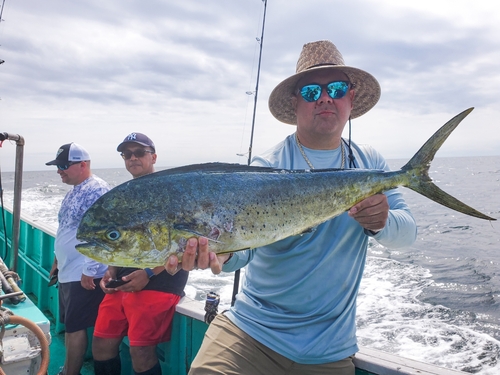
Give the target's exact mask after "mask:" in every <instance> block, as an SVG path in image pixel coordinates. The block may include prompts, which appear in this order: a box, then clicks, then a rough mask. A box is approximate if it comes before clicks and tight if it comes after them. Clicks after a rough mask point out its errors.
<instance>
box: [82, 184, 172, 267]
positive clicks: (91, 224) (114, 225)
mask: <svg viewBox="0 0 500 375" xmlns="http://www.w3.org/2000/svg"><path fill="white" fill-rule="evenodd" d="M113 190H114V189H112V190H110V191H109V192H108V193H106V194H104V195H103V196H101V197H100V198H99V199H98V200H97V201H96V202H95V203H94V204H93V205H92V206H91V207H90V208H89V209H88V210H87V211H86V212H85V214H84V215H83V217H82V220H81V221H80V224H79V226H78V230H77V235H76V238H77V239H78V240H80V241H82V243H81V244H78V245H77V246H76V249H77V250H78V251H79V252H80V253H82V254H83V255H85V256H87V257H88V258H91V259H94V260H96V261H98V262H100V263H103V264H107V265H113V266H120V267H139V268H145V267H155V266H159V265H163V264H165V261H166V259H167V258H168V256H169V255H170V251H171V247H172V246H171V241H170V234H169V232H170V230H169V226H168V223H167V222H165V221H159V220H157V219H156V218H155V217H152V216H151V215H150V214H148V212H149V210H147V209H146V207H143V206H142V203H141V201H140V200H130V199H126V198H127V197H123V196H122V194H121V193H120V191H119V190H118V191H113ZM174 252H175V250H174Z"/></svg>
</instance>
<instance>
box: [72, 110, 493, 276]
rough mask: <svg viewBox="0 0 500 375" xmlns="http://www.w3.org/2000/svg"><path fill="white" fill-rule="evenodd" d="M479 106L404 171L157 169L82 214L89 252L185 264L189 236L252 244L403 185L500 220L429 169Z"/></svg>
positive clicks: (84, 248)
mask: <svg viewBox="0 0 500 375" xmlns="http://www.w3.org/2000/svg"><path fill="white" fill-rule="evenodd" d="M472 109H473V108H470V109H468V110H466V111H464V112H462V113H460V114H459V115H457V116H455V117H454V118H452V119H451V120H450V121H448V122H447V123H446V124H445V125H444V126H443V127H442V128H441V129H439V130H438V131H437V132H436V133H435V134H434V135H433V136H432V137H431V138H430V139H429V140H428V141H427V142H426V143H425V144H424V145H423V146H422V148H421V149H420V150H419V151H418V152H417V153H416V154H415V156H414V157H413V158H412V159H411V160H410V161H409V162H408V163H407V164H406V165H405V166H404V167H403V168H401V169H400V170H398V171H381V170H366V169H365V170H363V169H350V170H341V169H323V170H283V169H273V168H267V167H252V166H245V165H239V164H224V163H208V164H200V165H191V166H184V167H179V168H173V169H167V170H164V171H161V172H156V173H152V174H149V175H146V176H143V177H140V178H136V179H133V180H130V181H128V182H125V183H123V184H121V185H119V186H117V187H115V188H113V189H111V190H110V191H109V192H107V193H105V194H104V195H102V196H101V197H100V198H99V199H98V200H97V201H96V202H95V203H94V204H93V205H92V206H91V207H90V208H89V209H88V211H87V212H86V213H85V214H84V216H83V219H82V221H81V223H80V226H79V228H78V232H77V238H78V239H79V240H81V241H85V243H82V244H79V245H77V249H78V251H80V252H81V253H82V254H84V255H86V256H88V257H90V258H92V259H94V260H97V261H99V262H101V263H104V264H108V265H114V266H124V267H130V266H133V267H141V268H144V267H154V266H158V265H163V264H164V263H165V261H166V259H167V258H168V257H169V256H170V255H172V254H176V255H177V257H178V258H179V260H181V257H182V253H183V251H184V249H185V246H186V243H187V240H188V239H189V238H190V237H200V236H205V237H207V238H208V239H209V247H210V250H211V251H214V252H215V253H229V252H234V251H238V250H244V249H252V248H257V247H260V246H264V245H268V244H270V243H273V242H276V241H279V240H281V239H284V238H286V237H289V236H293V235H299V234H301V233H304V232H306V231H308V230H310V229H311V228H313V227H315V226H317V225H319V224H321V223H323V222H325V221H327V220H329V219H331V218H334V217H336V216H338V215H340V214H342V213H343V212H345V211H346V210H348V209H349V208H351V207H352V206H354V205H355V204H356V203H358V202H360V201H362V200H363V199H365V198H367V197H369V196H371V195H374V194H377V193H381V192H384V191H387V190H390V189H393V188H396V187H399V186H404V187H407V188H410V189H412V190H414V191H416V192H418V193H420V194H422V195H424V196H426V197H428V198H430V199H432V200H433V201H435V202H438V203H440V204H442V205H444V206H446V207H449V208H451V209H453V210H456V211H459V212H462V213H464V214H466V215H471V216H474V217H477V218H481V219H486V220H496V219H495V218H493V217H490V216H487V215H485V214H482V213H481V212H479V211H476V210H475V209H473V208H471V207H469V206H467V205H466V204H464V203H462V202H460V201H459V200H457V199H455V198H454V197H452V196H451V195H449V194H447V193H446V192H444V191H443V190H441V189H440V188H439V187H437V186H436V185H435V184H434V183H433V182H432V180H431V179H430V177H429V175H428V169H429V166H430V163H431V161H432V159H433V158H434V155H435V153H436V152H437V150H438V149H439V147H440V146H441V145H442V144H443V142H444V141H445V140H446V138H447V137H448V136H449V135H450V133H451V132H452V131H453V130H454V129H455V128H456V127H457V125H458V124H459V123H460V122H461V121H462V119H464V118H465V116H467V115H468V114H469V113H470V112H471V111H472Z"/></svg>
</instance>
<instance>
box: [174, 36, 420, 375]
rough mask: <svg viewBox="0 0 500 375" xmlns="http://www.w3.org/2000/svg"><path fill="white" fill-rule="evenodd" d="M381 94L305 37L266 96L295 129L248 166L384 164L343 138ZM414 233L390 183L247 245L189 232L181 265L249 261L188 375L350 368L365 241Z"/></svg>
mask: <svg viewBox="0 0 500 375" xmlns="http://www.w3.org/2000/svg"><path fill="white" fill-rule="evenodd" d="M379 97H380V86H379V84H378V82H377V80H376V79H375V78H374V77H373V76H372V75H370V74H369V73H367V72H365V71H363V70H360V69H357V68H353V67H349V66H346V65H345V64H344V61H343V58H342V55H341V54H340V52H339V51H338V50H337V48H336V46H335V45H334V44H333V43H331V42H330V41H318V42H312V43H308V44H306V45H304V47H303V49H302V52H301V54H300V57H299V60H298V63H297V69H296V74H294V75H292V76H291V77H289V78H287V79H285V80H284V81H283V82H281V83H280V84H279V85H278V86H277V87H276V88H275V89H274V90H273V92H272V93H271V96H270V98H269V108H270V110H271V113H272V114H273V115H274V116H275V117H276V118H277V119H278V120H280V121H282V122H285V123H287V124H291V125H297V130H296V132H295V133H294V134H292V135H290V136H288V137H287V138H286V139H285V140H284V141H282V142H281V143H279V144H277V145H276V146H275V147H274V148H273V149H271V150H269V151H267V152H266V153H264V154H263V155H260V156H258V157H255V158H254V159H253V162H252V165H255V166H262V167H273V168H282V169H310V170H314V169H327V168H339V169H345V168H360V169H375V170H376V169H378V170H389V167H388V165H387V163H386V162H385V160H384V159H383V157H382V156H381V155H380V154H379V153H378V152H376V151H375V150H374V149H373V148H371V147H370V146H367V145H358V144H355V143H353V142H351V139H350V138H349V139H348V140H344V139H343V138H342V132H343V130H344V127H345V125H346V124H347V123H348V122H349V126H350V120H351V119H354V118H356V117H359V116H361V115H363V114H365V113H366V112H368V111H369V110H370V109H371V108H372V107H373V106H374V105H375V104H376V103H377V101H378V99H379ZM296 203H297V205H296V206H297V208H296V209H300V203H301V202H296ZM416 232H417V230H416V223H415V220H414V218H413V216H412V214H411V213H410V211H409V209H408V206H407V205H406V203H405V202H404V200H403V198H402V195H401V193H399V192H398V190H397V189H392V190H388V191H386V192H385V193H384V194H382V193H380V194H375V195H372V196H370V197H368V198H366V199H364V200H362V201H361V202H359V203H357V204H355V205H354V206H353V207H351V208H350V209H349V210H348V212H345V213H343V214H341V215H340V216H337V217H335V218H333V219H330V220H328V221H326V222H324V223H323V224H320V225H318V226H316V227H315V228H313V229H312V230H311V231H309V232H306V233H303V234H300V235H294V236H291V237H288V238H285V239H282V240H280V241H278V242H275V243H273V244H271V245H267V246H263V247H259V248H256V249H252V250H245V251H238V252H234V253H231V254H223V255H221V254H219V255H216V254H215V253H213V252H209V250H208V240H207V238H200V239H199V241H197V240H196V239H195V238H191V239H189V240H188V242H187V246H186V250H185V252H184V256H183V258H182V267H183V269H184V270H187V271H190V270H192V269H194V268H195V266H196V267H197V268H200V269H204V268H209V267H210V268H211V269H212V271H213V273H215V274H217V273H220V272H221V271H222V270H224V271H227V272H232V271H235V270H237V269H239V268H242V267H244V266H247V270H246V278H245V282H244V284H243V285H242V290H241V291H240V292H239V294H238V295H237V297H236V301H235V304H234V306H233V307H231V309H230V310H229V311H227V312H225V313H224V314H220V315H218V316H217V317H216V318H215V320H214V321H213V322H212V323H211V325H210V327H209V329H208V331H207V333H206V336H205V339H204V341H203V344H202V346H201V348H200V350H199V352H198V355H197V356H196V358H195V360H194V361H193V363H192V367H191V370H190V374H192V375H197V374H203V375H206V374H215V373H217V374H219V373H224V374H233V373H234V374H236V373H237V374H337V375H352V374H354V365H353V362H352V358H353V356H354V355H355V353H356V352H357V351H358V347H357V343H356V323H355V317H356V296H357V293H358V289H359V284H360V282H361V278H362V274H363V269H364V265H365V260H366V254H367V246H368V240H369V238H370V237H373V238H375V239H376V240H377V241H378V242H380V243H381V244H382V245H384V246H388V247H391V248H398V247H404V246H409V245H411V244H412V243H413V242H414V241H415V239H416ZM176 266H177V259H176V258H175V257H170V258H169V260H168V262H167V264H166V265H165V267H166V268H167V270H169V271H170V272H173V271H174V270H175V268H176Z"/></svg>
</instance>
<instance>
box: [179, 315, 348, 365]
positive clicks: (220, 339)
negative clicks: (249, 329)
mask: <svg viewBox="0 0 500 375" xmlns="http://www.w3.org/2000/svg"><path fill="white" fill-rule="evenodd" d="M352 358H353V357H348V358H345V359H343V360H341V361H338V362H330V363H323V364H319V365H304V364H300V363H296V362H293V361H291V360H289V359H288V358H286V357H284V356H282V355H280V354H278V353H276V352H275V351H273V350H271V349H269V348H268V347H266V346H264V345H262V344H261V343H259V342H258V341H256V340H254V339H253V338H252V337H250V336H249V335H247V334H246V333H245V332H243V331H242V330H241V329H239V328H238V327H236V326H235V325H234V324H233V323H232V322H231V321H230V320H229V319H228V318H227V317H225V316H224V315H217V317H216V318H215V319H214V321H213V322H212V323H211V324H210V327H209V328H208V330H207V332H206V334H205V338H204V339H203V343H202V345H201V348H200V350H199V351H198V354H197V356H196V358H195V359H194V361H193V363H192V364H191V370H190V371H189V375H209V374H225V375H232V374H234V375H240V374H242V375H245V374H246V375H260V374H262V375H285V374H286V375H303V374H307V375H327V374H328V375H354V372H355V369H354V364H353V362H352Z"/></svg>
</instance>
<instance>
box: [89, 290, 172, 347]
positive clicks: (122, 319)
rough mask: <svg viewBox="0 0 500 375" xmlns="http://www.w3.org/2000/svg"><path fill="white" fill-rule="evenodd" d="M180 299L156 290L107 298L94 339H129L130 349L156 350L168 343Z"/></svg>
mask: <svg viewBox="0 0 500 375" xmlns="http://www.w3.org/2000/svg"><path fill="white" fill-rule="evenodd" d="M180 299H181V297H179V296H177V295H175V294H171V293H165V292H157V291H155V290H142V291H140V292H136V293H125V292H116V293H113V294H106V296H105V297H104V299H103V300H102V302H101V305H100V306H99V314H98V315H97V321H96V323H95V328H94V336H96V337H101V338H104V339H107V338H113V339H115V338H121V337H124V336H128V338H129V342H130V346H153V345H157V344H159V343H161V342H165V341H169V340H170V334H171V332H172V325H171V322H172V319H173V318H174V313H175V306H176V305H177V303H178V302H179V300H180Z"/></svg>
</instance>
